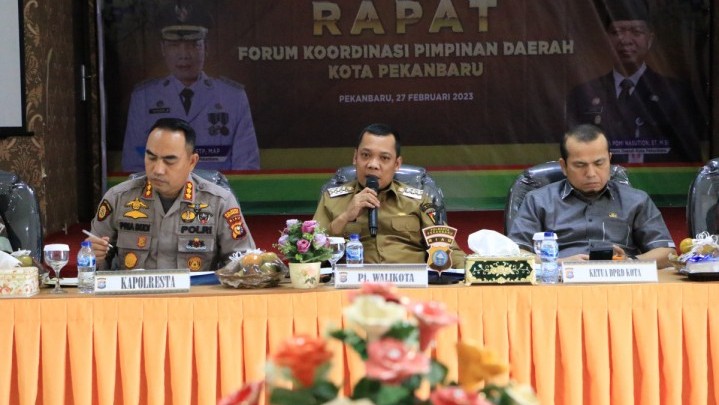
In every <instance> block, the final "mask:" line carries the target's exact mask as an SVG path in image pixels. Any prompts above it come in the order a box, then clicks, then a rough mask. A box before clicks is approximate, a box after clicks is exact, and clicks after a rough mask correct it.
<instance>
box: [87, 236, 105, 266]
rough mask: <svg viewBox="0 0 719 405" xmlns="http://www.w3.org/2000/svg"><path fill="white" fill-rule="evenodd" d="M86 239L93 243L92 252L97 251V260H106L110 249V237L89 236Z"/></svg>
mask: <svg viewBox="0 0 719 405" xmlns="http://www.w3.org/2000/svg"><path fill="white" fill-rule="evenodd" d="M85 240H86V241H89V242H90V243H92V252H93V253H95V260H96V261H97V262H100V261H101V260H103V261H104V260H105V258H106V257H107V253H108V252H109V251H110V237H109V236H103V237H101V238H97V237H94V236H88V237H87V238H86V239H85Z"/></svg>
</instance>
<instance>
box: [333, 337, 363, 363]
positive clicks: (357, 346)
mask: <svg viewBox="0 0 719 405" xmlns="http://www.w3.org/2000/svg"><path fill="white" fill-rule="evenodd" d="M330 336H332V337H333V338H335V339H338V340H341V341H343V342H345V343H346V344H347V345H349V346H350V347H351V348H352V349H354V351H356V352H357V354H359V355H360V357H361V358H362V360H367V358H368V356H367V341H365V340H364V339H363V338H361V337H360V336H359V335H358V334H356V333H355V332H353V331H351V330H336V331H333V332H330Z"/></svg>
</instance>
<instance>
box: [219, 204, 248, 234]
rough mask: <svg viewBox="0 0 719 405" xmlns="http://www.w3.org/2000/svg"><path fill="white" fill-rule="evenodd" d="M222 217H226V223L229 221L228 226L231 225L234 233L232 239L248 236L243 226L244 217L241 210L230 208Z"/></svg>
mask: <svg viewBox="0 0 719 405" xmlns="http://www.w3.org/2000/svg"><path fill="white" fill-rule="evenodd" d="M222 216H223V217H225V221H227V225H229V227H230V230H231V231H232V239H240V238H242V237H244V236H245V235H246V234H247V231H246V230H245V227H244V225H243V224H242V215H241V214H240V209H239V208H237V207H235V208H230V209H229V210H227V211H225V213H224V214H222Z"/></svg>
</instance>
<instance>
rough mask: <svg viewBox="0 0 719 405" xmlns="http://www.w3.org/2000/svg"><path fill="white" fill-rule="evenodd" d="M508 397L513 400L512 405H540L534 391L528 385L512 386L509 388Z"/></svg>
mask: <svg viewBox="0 0 719 405" xmlns="http://www.w3.org/2000/svg"><path fill="white" fill-rule="evenodd" d="M506 392H507V395H508V396H509V397H510V398H511V399H512V401H513V402H512V403H513V404H516V405H539V400H538V399H537V396H536V395H534V390H533V389H532V387H531V386H529V385H526V384H510V385H509V386H507V390H506Z"/></svg>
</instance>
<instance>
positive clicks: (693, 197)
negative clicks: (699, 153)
mask: <svg viewBox="0 0 719 405" xmlns="http://www.w3.org/2000/svg"><path fill="white" fill-rule="evenodd" d="M717 201H719V158H715V159H712V160H710V161H708V162H707V163H706V164H705V165H704V167H702V168H701V169H700V170H699V173H698V174H697V176H696V177H695V178H694V180H693V181H692V184H691V186H690V187H689V192H688V194H687V230H688V231H689V236H691V237H692V238H693V237H695V236H696V235H697V234H699V233H702V232H705V231H706V232H709V233H711V234H717V233H719V205H718V204H717Z"/></svg>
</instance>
